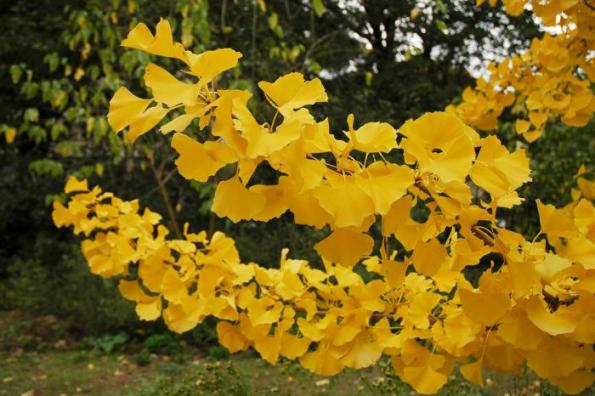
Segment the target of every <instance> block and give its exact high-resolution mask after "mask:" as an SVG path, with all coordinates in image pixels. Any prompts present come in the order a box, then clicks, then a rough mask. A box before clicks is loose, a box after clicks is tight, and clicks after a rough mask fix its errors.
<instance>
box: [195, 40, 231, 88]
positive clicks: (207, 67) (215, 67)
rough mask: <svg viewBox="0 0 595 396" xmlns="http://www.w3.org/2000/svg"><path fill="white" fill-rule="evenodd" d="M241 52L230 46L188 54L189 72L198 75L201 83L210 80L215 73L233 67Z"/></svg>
mask: <svg viewBox="0 0 595 396" xmlns="http://www.w3.org/2000/svg"><path fill="white" fill-rule="evenodd" d="M241 57H242V54H241V53H240V52H238V51H234V50H233V49H231V48H221V49H216V50H213V51H205V52H202V53H200V54H199V55H195V54H191V55H189V61H190V73H191V74H193V75H195V76H197V77H200V79H201V85H203V84H205V83H207V82H209V81H211V80H212V79H213V78H215V77H216V76H217V75H219V74H221V73H223V72H224V71H226V70H229V69H231V68H234V67H235V66H236V65H237V64H238V60H239V59H240V58H241Z"/></svg>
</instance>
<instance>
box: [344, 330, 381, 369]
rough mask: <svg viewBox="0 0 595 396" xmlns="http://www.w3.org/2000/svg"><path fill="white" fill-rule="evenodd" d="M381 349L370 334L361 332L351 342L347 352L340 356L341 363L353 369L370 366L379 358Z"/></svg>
mask: <svg viewBox="0 0 595 396" xmlns="http://www.w3.org/2000/svg"><path fill="white" fill-rule="evenodd" d="M382 350H383V348H382V346H380V344H379V343H378V342H376V340H375V339H374V338H372V336H371V334H369V333H368V332H363V333H361V334H360V335H359V336H358V337H356V338H355V340H353V341H352V342H351V344H350V349H349V352H347V354H346V355H344V356H343V357H341V363H343V364H344V365H345V366H346V367H350V368H353V369H362V368H365V367H370V366H371V365H373V364H374V363H376V362H377V361H378V359H380V356H382Z"/></svg>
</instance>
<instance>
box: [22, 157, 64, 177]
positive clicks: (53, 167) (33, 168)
mask: <svg viewBox="0 0 595 396" xmlns="http://www.w3.org/2000/svg"><path fill="white" fill-rule="evenodd" d="M29 172H31V173H32V174H34V175H38V176H41V175H50V176H54V177H56V176H60V175H61V174H62V173H64V168H63V167H62V164H61V163H59V162H58V161H54V160H52V159H49V158H44V159H40V160H35V161H32V162H31V163H30V164H29Z"/></svg>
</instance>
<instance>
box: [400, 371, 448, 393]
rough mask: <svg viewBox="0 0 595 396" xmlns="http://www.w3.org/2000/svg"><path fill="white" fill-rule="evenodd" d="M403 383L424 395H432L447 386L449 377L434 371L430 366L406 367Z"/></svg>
mask: <svg viewBox="0 0 595 396" xmlns="http://www.w3.org/2000/svg"><path fill="white" fill-rule="evenodd" d="M401 378H402V379H403V381H405V382H406V383H408V384H409V385H411V387H413V389H415V391H416V392H419V393H421V394H422V395H431V394H434V393H436V392H438V390H440V388H442V387H443V386H444V384H446V381H447V376H446V375H445V374H442V373H441V372H439V371H436V370H434V369H433V368H432V367H431V366H430V365H425V366H422V367H416V366H406V367H405V368H404V369H403V374H402V375H401Z"/></svg>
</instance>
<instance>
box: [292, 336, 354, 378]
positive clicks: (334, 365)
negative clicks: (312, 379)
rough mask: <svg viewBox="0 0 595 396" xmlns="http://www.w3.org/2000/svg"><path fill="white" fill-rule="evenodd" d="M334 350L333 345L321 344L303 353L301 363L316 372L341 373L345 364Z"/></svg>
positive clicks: (326, 373)
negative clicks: (313, 349) (311, 350)
mask: <svg viewBox="0 0 595 396" xmlns="http://www.w3.org/2000/svg"><path fill="white" fill-rule="evenodd" d="M332 352H333V351H332V347H329V346H327V345H320V344H319V345H318V348H317V349H316V350H315V351H313V352H308V353H306V354H304V355H302V356H301V357H300V363H301V365H302V366H303V367H304V368H306V369H308V370H310V371H311V372H313V373H315V374H319V375H335V374H339V373H340V372H341V371H342V370H343V368H344V367H345V366H344V365H343V363H341V361H340V360H339V359H338V358H337V356H338V354H336V353H334V354H333V353H332Z"/></svg>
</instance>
